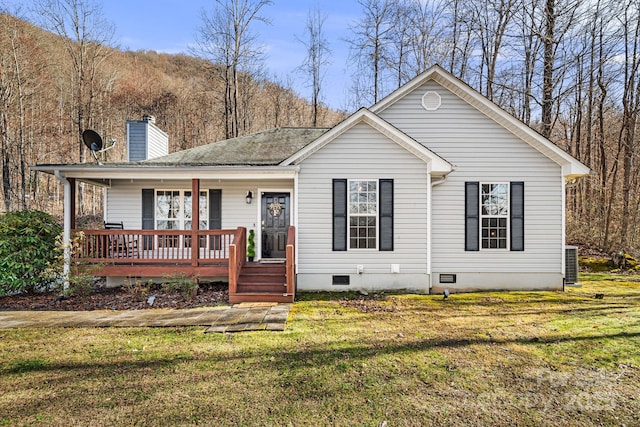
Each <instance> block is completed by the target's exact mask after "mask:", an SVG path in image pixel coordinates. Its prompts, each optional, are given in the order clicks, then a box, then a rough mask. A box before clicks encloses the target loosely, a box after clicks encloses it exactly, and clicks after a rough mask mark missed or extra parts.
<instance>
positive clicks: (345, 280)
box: [331, 275, 350, 285]
mask: <svg viewBox="0 0 640 427" xmlns="http://www.w3.org/2000/svg"><path fill="white" fill-rule="evenodd" d="M332 279H333V280H332V283H331V284H332V285H349V283H350V277H349V276H346V275H344V276H333V277H332Z"/></svg>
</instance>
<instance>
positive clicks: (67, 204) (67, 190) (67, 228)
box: [55, 170, 72, 289]
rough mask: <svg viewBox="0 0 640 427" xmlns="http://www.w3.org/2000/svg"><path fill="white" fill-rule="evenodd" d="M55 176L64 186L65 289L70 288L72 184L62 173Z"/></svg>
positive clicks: (58, 172)
mask: <svg viewBox="0 0 640 427" xmlns="http://www.w3.org/2000/svg"><path fill="white" fill-rule="evenodd" d="M55 176H56V178H58V180H59V181H60V182H61V183H62V184H63V186H64V206H63V215H64V224H63V234H62V244H63V247H64V266H63V270H62V273H63V275H64V288H65V289H67V288H69V271H70V269H71V268H70V267H71V215H72V212H71V208H72V203H71V196H72V192H71V183H70V182H69V180H68V179H67V178H65V177H64V176H62V174H61V173H60V171H57V170H56V171H55Z"/></svg>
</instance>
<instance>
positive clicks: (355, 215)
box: [347, 178, 380, 252]
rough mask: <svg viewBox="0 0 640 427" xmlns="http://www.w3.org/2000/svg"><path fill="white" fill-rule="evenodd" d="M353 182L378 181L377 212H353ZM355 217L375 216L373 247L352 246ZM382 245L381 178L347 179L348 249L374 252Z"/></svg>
mask: <svg viewBox="0 0 640 427" xmlns="http://www.w3.org/2000/svg"><path fill="white" fill-rule="evenodd" d="M352 182H375V183H376V212H375V214H367V215H362V214H353V215H352V214H351V209H350V208H351V183H352ZM352 216H353V217H365V218H366V217H373V218H374V219H375V221H376V237H375V240H376V244H375V247H373V248H352V247H351V218H352ZM379 247H380V180H379V179H377V178H349V179H347V251H357V252H361V251H362V252H373V251H379Z"/></svg>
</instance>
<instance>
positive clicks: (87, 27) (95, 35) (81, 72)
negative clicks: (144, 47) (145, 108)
mask: <svg viewBox="0 0 640 427" xmlns="http://www.w3.org/2000/svg"><path fill="white" fill-rule="evenodd" d="M35 11H36V13H37V14H38V15H39V16H40V19H41V23H42V26H43V27H44V28H46V29H48V30H50V31H52V32H53V33H54V34H57V35H58V36H60V38H61V41H62V43H63V45H64V48H65V50H66V52H67V54H68V57H69V59H70V61H71V68H72V70H73V74H72V91H73V104H72V111H71V117H72V120H73V122H74V126H75V129H76V137H75V139H76V141H77V144H78V160H79V161H80V162H83V161H84V160H85V148H84V144H83V142H82V132H83V131H84V130H85V129H87V128H88V127H91V126H93V119H94V117H93V113H94V111H93V108H94V102H95V100H96V95H97V92H98V87H97V85H98V83H99V78H98V77H99V72H100V69H101V67H102V65H103V62H104V60H105V59H106V58H107V57H108V56H109V54H110V53H111V50H110V49H109V47H110V45H111V44H112V40H113V34H114V31H115V28H114V26H113V24H112V23H110V22H109V21H107V20H106V18H105V17H104V14H103V12H102V5H101V4H100V3H97V2H95V1H94V0H36V1H35ZM82 198H83V192H82V186H80V187H79V188H78V207H79V211H80V214H82V213H83V212H84V205H83V202H82Z"/></svg>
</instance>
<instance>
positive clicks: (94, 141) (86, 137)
mask: <svg viewBox="0 0 640 427" xmlns="http://www.w3.org/2000/svg"><path fill="white" fill-rule="evenodd" d="M82 140H83V141H84V145H86V146H87V148H88V149H89V150H91V151H94V152H95V151H100V150H102V137H101V136H100V134H99V133H98V132H96V131H95V130H91V129H86V130H85V131H84V132H82Z"/></svg>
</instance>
